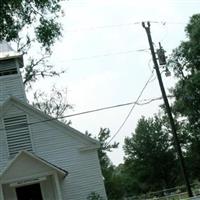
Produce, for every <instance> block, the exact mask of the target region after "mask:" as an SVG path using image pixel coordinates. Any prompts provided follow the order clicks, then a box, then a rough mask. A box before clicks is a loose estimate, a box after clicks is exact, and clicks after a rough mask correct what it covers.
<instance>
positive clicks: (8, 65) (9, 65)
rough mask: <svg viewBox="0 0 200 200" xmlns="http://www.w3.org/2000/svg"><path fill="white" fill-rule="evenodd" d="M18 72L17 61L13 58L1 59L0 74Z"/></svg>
mask: <svg viewBox="0 0 200 200" xmlns="http://www.w3.org/2000/svg"><path fill="white" fill-rule="evenodd" d="M11 74H17V67H16V62H15V60H13V59H10V60H1V61H0V76H5V75H11Z"/></svg>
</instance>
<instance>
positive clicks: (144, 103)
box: [0, 96, 173, 131]
mask: <svg viewBox="0 0 200 200" xmlns="http://www.w3.org/2000/svg"><path fill="white" fill-rule="evenodd" d="M169 97H173V96H169ZM161 99H162V97H156V98H152V99H143V100H141V101H142V102H141V103H139V101H134V102H128V103H122V104H117V105H113V106H107V107H102V108H97V109H93V110H88V111H83V112H78V113H74V114H70V115H65V116H61V117H54V118H53V117H52V118H50V119H46V120H40V121H36V122H32V123H23V124H19V125H17V126H15V128H16V127H17V128H22V127H24V126H29V125H34V124H40V123H45V122H50V121H55V120H59V119H64V118H69V117H75V116H79V115H85V114H90V113H94V112H99V111H103V110H110V109H113V108H119V107H124V106H129V105H132V104H134V105H139V106H142V105H146V104H149V103H152V102H153V101H158V100H161ZM3 130H6V129H5V128H1V129H0V131H3Z"/></svg>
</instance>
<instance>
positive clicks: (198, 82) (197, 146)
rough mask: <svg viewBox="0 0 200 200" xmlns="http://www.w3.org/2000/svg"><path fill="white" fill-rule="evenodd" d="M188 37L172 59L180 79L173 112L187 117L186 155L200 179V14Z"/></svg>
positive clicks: (188, 30) (195, 175) (194, 17)
mask: <svg viewBox="0 0 200 200" xmlns="http://www.w3.org/2000/svg"><path fill="white" fill-rule="evenodd" d="M185 31H186V36H187V40H186V41H183V42H181V44H180V45H179V47H178V48H176V49H175V50H174V51H173V53H172V56H171V59H170V61H169V66H171V67H172V68H173V70H174V72H175V76H176V78H177V79H178V82H177V84H176V86H175V88H174V89H173V90H172V92H173V94H174V96H175V102H174V105H173V110H174V112H176V113H177V115H179V117H181V118H182V119H184V127H186V131H187V134H188V137H189V141H188V145H187V146H188V148H187V159H188V160H189V162H190V164H189V166H190V172H191V175H192V177H193V178H197V177H198V178H199V179H200V175H199V172H200V167H199V164H198V163H199V162H200V154H199V152H200V104H199V99H200V34H199V33H200V14H196V15H193V16H192V17H191V18H190V22H189V23H188V25H187V26H186V28H185Z"/></svg>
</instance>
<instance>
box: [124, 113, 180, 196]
mask: <svg viewBox="0 0 200 200" xmlns="http://www.w3.org/2000/svg"><path fill="white" fill-rule="evenodd" d="M163 124H164V123H163V121H162V118H160V116H154V117H153V118H149V119H145V118H144V117H142V118H141V119H140V120H139V121H138V124H137V127H136V129H135V133H133V134H132V136H131V137H127V138H125V144H124V151H125V164H124V168H125V172H126V174H127V175H126V176H127V183H128V184H127V186H126V190H127V193H130V195H133V193H134V194H137V193H147V192H150V191H155V190H162V189H164V188H169V187H173V186H174V185H175V183H176V180H177V175H176V173H175V172H176V157H175V154H174V150H173V147H172V144H171V136H170V134H169V133H168V131H166V129H165V127H164V126H163Z"/></svg>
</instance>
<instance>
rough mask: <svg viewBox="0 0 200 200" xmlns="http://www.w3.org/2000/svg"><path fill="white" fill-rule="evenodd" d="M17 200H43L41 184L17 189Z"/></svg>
mask: <svg viewBox="0 0 200 200" xmlns="http://www.w3.org/2000/svg"><path fill="white" fill-rule="evenodd" d="M16 194H17V200H43V198H42V193H41V188H40V184H39V183H37V184H33V185H27V186H22V187H17V188H16Z"/></svg>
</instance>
